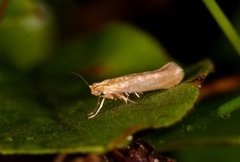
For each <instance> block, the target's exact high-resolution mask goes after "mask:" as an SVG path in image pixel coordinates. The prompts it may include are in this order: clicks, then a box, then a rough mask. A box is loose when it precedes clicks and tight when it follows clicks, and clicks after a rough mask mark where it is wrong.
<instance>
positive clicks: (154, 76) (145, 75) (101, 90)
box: [88, 62, 184, 118]
mask: <svg viewBox="0 0 240 162" xmlns="http://www.w3.org/2000/svg"><path fill="white" fill-rule="evenodd" d="M183 77H184V71H183V69H182V68H181V67H180V66H179V65H177V64H176V63H175V62H170V63H167V64H166V65H164V66H163V67H162V68H160V69H158V70H154V71H147V72H142V73H135V74H130V75H125V76H121V77H117V78H113V79H107V80H104V81H102V82H99V83H94V84H92V85H90V86H89V87H90V89H91V93H92V94H93V95H95V96H99V101H98V104H97V108H96V110H94V111H93V112H91V113H90V114H88V118H94V117H95V116H96V115H97V114H98V113H99V111H100V109H101V108H102V106H103V103H104V101H105V99H106V98H108V99H115V100H116V99H122V100H124V101H125V102H126V103H127V102H128V101H130V102H133V101H132V100H130V99H129V98H128V97H129V94H132V93H133V94H135V95H136V96H137V97H140V96H139V94H141V93H142V92H147V91H152V90H158V89H168V88H171V87H173V86H175V85H177V84H179V83H180V82H181V81H182V79H183Z"/></svg>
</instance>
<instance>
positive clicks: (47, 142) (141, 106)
mask: <svg viewBox="0 0 240 162" xmlns="http://www.w3.org/2000/svg"><path fill="white" fill-rule="evenodd" d="M204 66H205V65H204V64H203V65H202V67H203V68H204ZM196 74H197V73H196ZM193 75H194V74H193ZM1 78H3V79H2V80H6V81H9V77H8V75H7V74H6V75H2V76H1ZM14 81H16V82H18V81H17V80H16V79H14ZM3 83H4V84H7V83H6V82H3ZM3 83H2V84H3ZM23 84H27V82H25V83H23ZM18 86H20V85H18ZM21 86H26V85H21ZM14 89H15V88H14V87H13V86H11V85H9V89H8V90H9V91H10V93H1V94H0V100H1V102H0V103H1V110H0V111H1V113H0V114H1V115H0V118H1V121H2V122H1V125H0V129H1V134H0V139H2V140H1V141H0V150H1V153H4V154H12V153H29V154H33V153H53V152H69V153H73V152H98V153H101V152H105V151H107V150H111V149H113V148H117V147H123V146H126V144H127V143H128V142H129V140H130V137H131V135H132V134H133V133H135V132H137V131H139V130H143V129H147V128H163V127H168V126H171V125H173V124H175V123H176V122H178V121H180V120H181V119H182V118H183V117H184V116H185V115H186V114H187V113H188V112H189V111H190V110H191V109H192V108H193V105H194V103H195V102H196V100H197V97H198V94H199V90H198V86H197V85H196V84H194V83H182V84H180V85H178V86H176V87H174V88H171V89H169V90H165V91H156V92H151V93H148V94H146V95H144V96H142V98H141V99H139V100H138V101H137V103H136V104H124V103H122V102H118V101H109V102H106V104H105V105H104V109H103V111H102V112H101V113H100V114H99V115H98V116H97V117H96V118H94V119H92V120H89V119H87V117H86V114H87V113H88V112H90V111H91V110H92V108H94V106H95V104H96V103H95V100H93V97H91V98H89V99H86V98H85V99H79V101H78V102H76V101H73V102H71V103H69V104H65V105H62V103H61V102H59V103H58V105H56V106H55V107H53V106H51V105H42V104H41V103H40V102H39V101H38V100H36V98H31V97H29V96H25V95H24V94H22V95H21V94H19V93H20V92H17V91H15V90H14ZM1 92H3V91H1Z"/></svg>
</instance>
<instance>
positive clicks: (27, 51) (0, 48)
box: [0, 0, 53, 70]
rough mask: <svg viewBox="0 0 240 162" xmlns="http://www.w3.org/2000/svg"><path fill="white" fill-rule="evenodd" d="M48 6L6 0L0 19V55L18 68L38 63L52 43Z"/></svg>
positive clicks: (48, 51)
mask: <svg viewBox="0 0 240 162" xmlns="http://www.w3.org/2000/svg"><path fill="white" fill-rule="evenodd" d="M52 20H53V19H52V16H51V14H50V11H49V10H48V8H47V7H46V6H45V5H43V4H42V3H41V4H40V3H37V2H36V1H33V0H25V1H17V0H12V1H9V3H8V6H7V10H6V13H4V17H3V18H2V19H1V22H0V38H1V39H0V59H1V61H2V62H8V63H11V64H12V65H13V66H14V67H16V68H18V69H21V70H29V69H32V68H35V67H36V66H39V65H40V64H41V63H42V62H44V61H46V59H47V58H48V57H49V55H50V52H51V50H52V49H51V48H52V47H53V42H52V40H53V31H52V28H53V22H52Z"/></svg>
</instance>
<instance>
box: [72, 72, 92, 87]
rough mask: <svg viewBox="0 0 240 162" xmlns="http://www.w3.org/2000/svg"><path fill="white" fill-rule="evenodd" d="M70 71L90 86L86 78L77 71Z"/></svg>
mask: <svg viewBox="0 0 240 162" xmlns="http://www.w3.org/2000/svg"><path fill="white" fill-rule="evenodd" d="M70 73H71V74H73V75H76V76H78V77H79V78H81V79H82V80H83V82H84V83H85V84H86V85H87V86H88V87H90V84H89V83H88V82H87V80H86V79H85V78H84V77H83V76H81V75H80V74H78V73H75V72H72V71H70Z"/></svg>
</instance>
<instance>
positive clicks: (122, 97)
mask: <svg viewBox="0 0 240 162" xmlns="http://www.w3.org/2000/svg"><path fill="white" fill-rule="evenodd" d="M115 95H116V97H117V98H119V99H122V100H124V101H125V102H126V103H127V102H128V101H130V102H132V103H135V102H134V101H132V100H130V99H129V98H128V97H125V96H124V95H123V94H115Z"/></svg>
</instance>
